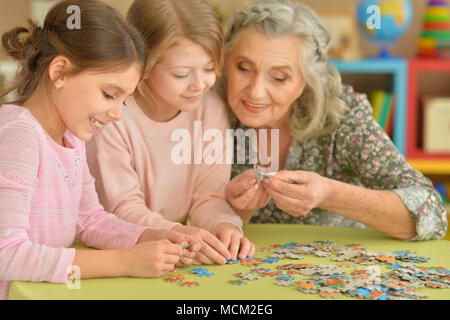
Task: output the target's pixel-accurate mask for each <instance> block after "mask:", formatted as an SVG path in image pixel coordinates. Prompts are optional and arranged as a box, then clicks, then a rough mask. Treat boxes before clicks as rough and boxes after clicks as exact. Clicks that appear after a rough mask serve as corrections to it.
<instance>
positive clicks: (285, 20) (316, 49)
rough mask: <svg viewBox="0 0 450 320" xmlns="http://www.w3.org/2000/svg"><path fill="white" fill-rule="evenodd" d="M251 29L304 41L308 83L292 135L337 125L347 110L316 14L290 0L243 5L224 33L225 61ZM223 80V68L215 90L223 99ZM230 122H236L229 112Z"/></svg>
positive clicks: (326, 37) (313, 134)
mask: <svg viewBox="0 0 450 320" xmlns="http://www.w3.org/2000/svg"><path fill="white" fill-rule="evenodd" d="M250 29H254V30H257V31H258V32H261V33H262V34H264V35H265V36H267V37H269V38H277V37H281V36H284V35H294V36H299V39H300V40H301V41H302V42H303V44H304V46H303V47H304V48H305V50H303V54H302V55H301V61H300V65H301V69H302V70H301V72H302V76H303V78H304V79H305V82H306V86H305V89H304V91H303V93H302V95H301V96H300V97H299V98H298V99H297V100H296V101H295V102H294V103H293V106H292V116H291V122H290V132H291V135H292V137H293V139H294V140H300V139H310V138H314V137H317V136H319V135H322V134H326V133H331V132H332V131H333V130H334V129H336V128H337V127H338V125H339V122H340V120H341V119H342V117H343V114H344V111H345V103H344V101H343V100H342V99H341V95H342V83H341V77H340V75H339V73H338V71H337V70H336V69H335V68H334V67H333V66H332V65H331V64H330V63H329V61H328V49H329V47H330V43H331V38H330V35H329V33H328V31H327V29H326V28H325V27H324V25H323V24H322V22H321V21H320V19H319V18H318V16H317V15H316V13H314V12H313V11H312V10H311V9H310V8H309V7H307V6H305V5H303V4H301V3H298V2H291V1H289V0H262V1H259V2H256V3H253V4H250V5H248V6H245V7H243V8H241V9H240V10H238V11H237V12H236V13H235V14H234V16H233V19H232V21H231V24H230V27H229V30H228V32H227V33H226V37H225V59H226V57H227V56H228V54H229V53H230V51H231V50H232V49H233V48H234V47H235V45H236V44H237V42H238V41H239V39H240V36H241V35H242V34H243V32H244V31H247V30H250ZM226 82H227V77H226V72H224V75H223V77H222V78H221V79H219V81H218V84H217V87H216V88H217V90H218V93H219V94H220V95H221V96H222V98H224V100H225V101H227V83H226ZM231 120H232V123H233V122H235V121H233V120H235V118H234V119H233V116H232V119H231Z"/></svg>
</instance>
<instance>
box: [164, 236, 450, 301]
mask: <svg viewBox="0 0 450 320" xmlns="http://www.w3.org/2000/svg"><path fill="white" fill-rule="evenodd" d="M257 251H259V252H268V256H267V258H257V257H251V258H246V259H243V260H241V259H237V261H230V260H229V261H227V263H229V264H236V263H240V264H241V265H242V266H246V267H250V268H251V269H250V271H249V272H240V273H236V274H234V276H235V277H236V278H237V279H233V280H230V281H229V283H230V284H232V285H237V286H244V285H248V284H249V283H250V282H252V281H257V280H260V279H262V278H267V277H270V278H274V279H275V282H274V284H275V285H278V286H283V287H294V288H297V289H298V290H300V291H301V292H303V293H306V294H319V295H320V297H323V298H339V297H341V296H342V295H348V296H351V297H356V298H360V299H371V300H404V299H408V300H411V299H421V298H425V297H426V295H424V294H422V293H421V292H420V289H421V288H424V287H428V288H442V289H444V288H450V270H448V269H446V268H444V267H421V266H419V265H418V264H419V263H422V262H427V261H429V260H430V259H429V258H426V257H419V256H417V254H416V253H415V252H412V251H395V252H392V253H383V252H370V251H368V250H366V249H365V248H362V247H361V245H358V244H349V245H346V246H345V247H340V246H338V245H337V244H336V243H334V242H333V241H315V242H313V243H295V242H291V243H287V244H285V245H272V246H271V247H270V248H259V249H258V250H257ZM305 256H316V257H320V258H330V259H331V261H335V262H339V264H338V265H337V266H336V265H329V264H328V265H327V264H308V263H287V264H286V263H284V264H279V265H275V263H277V262H280V260H282V259H285V260H286V259H287V260H288V262H297V261H296V260H302V259H303V258H304V257H305ZM262 264H265V265H267V264H270V265H273V266H274V268H267V267H260V266H261V265H262ZM377 265H386V266H387V268H388V269H390V270H391V271H389V272H385V273H381V271H380V268H378V267H377ZM362 266H366V267H362ZM340 267H341V268H351V267H354V269H353V270H352V271H351V272H350V274H346V273H347V272H348V271H346V270H344V269H340ZM190 271H191V273H193V274H197V275H199V276H201V277H211V276H213V275H214V273H210V272H209V271H208V270H207V269H206V268H194V269H191V270H190ZM299 275H302V276H307V277H309V278H306V279H304V278H303V279H299V278H298V276H299ZM169 276H170V278H169V279H172V278H173V277H175V275H168V276H167V277H169ZM167 277H166V281H169V282H170V281H172V280H168V279H167ZM175 278H176V279H181V278H177V277H175ZM184 280H185V279H184V278H183V279H181V280H177V281H178V282H179V283H180V285H181V283H183V281H184Z"/></svg>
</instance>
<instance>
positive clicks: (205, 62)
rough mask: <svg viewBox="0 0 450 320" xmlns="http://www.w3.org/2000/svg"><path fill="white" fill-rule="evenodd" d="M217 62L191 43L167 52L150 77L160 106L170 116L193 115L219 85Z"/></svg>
mask: <svg viewBox="0 0 450 320" xmlns="http://www.w3.org/2000/svg"><path fill="white" fill-rule="evenodd" d="M215 69H216V64H215V61H214V59H213V58H212V57H211V56H210V55H209V54H208V53H207V52H206V50H205V49H204V48H203V47H202V46H201V45H199V44H197V43H194V42H192V41H190V40H188V39H183V40H182V41H179V42H178V43H177V44H176V45H174V46H172V47H170V48H168V49H167V50H165V51H164V52H163V53H162V55H161V57H160V59H159V60H158V62H157V63H156V64H155V66H153V68H152V69H151V70H150V72H149V73H148V74H147V75H146V80H145V81H146V82H147V85H148V86H149V88H150V90H151V91H152V93H153V95H154V96H155V99H156V101H155V102H156V103H157V105H158V106H161V107H162V108H164V109H165V110H167V112H168V113H171V112H172V113H173V112H175V114H176V113H178V112H179V111H193V110H195V109H196V108H197V107H198V106H199V105H200V102H201V100H202V97H203V96H204V95H205V93H206V92H207V91H208V90H209V89H211V87H212V86H213V85H214V83H215V81H216V73H215Z"/></svg>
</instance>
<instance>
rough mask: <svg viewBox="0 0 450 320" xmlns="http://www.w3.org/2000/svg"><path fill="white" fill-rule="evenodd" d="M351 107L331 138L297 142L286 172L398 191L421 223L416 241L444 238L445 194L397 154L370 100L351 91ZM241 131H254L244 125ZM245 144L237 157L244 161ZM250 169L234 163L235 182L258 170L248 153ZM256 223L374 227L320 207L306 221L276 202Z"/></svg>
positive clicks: (260, 212)
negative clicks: (373, 111) (293, 171)
mask: <svg viewBox="0 0 450 320" xmlns="http://www.w3.org/2000/svg"><path fill="white" fill-rule="evenodd" d="M343 99H344V101H345V102H346V105H347V108H346V112H345V115H344V118H343V119H342V121H341V124H340V126H339V128H337V129H336V130H334V131H333V132H332V133H331V134H327V135H322V136H319V137H317V138H314V139H309V140H305V141H297V142H293V143H292V144H291V146H290V147H289V152H288V156H287V160H286V164H285V170H304V171H312V172H315V173H317V174H320V175H321V176H323V177H327V178H331V179H335V180H339V181H342V182H345V183H349V184H353V185H357V186H361V187H365V188H369V189H376V190H391V191H392V192H395V193H396V194H397V195H398V196H399V197H400V199H401V200H402V201H403V203H404V204H405V206H406V207H407V208H408V209H409V211H410V213H411V215H412V217H413V218H414V220H415V221H416V236H415V237H414V238H413V239H411V240H430V239H440V238H443V237H444V236H445V234H446V231H447V215H446V210H445V207H444V204H443V202H442V199H441V197H440V195H439V193H438V192H437V191H436V190H435V189H434V187H433V185H432V183H431V182H430V180H429V179H428V178H426V177H424V176H423V175H422V174H421V173H420V172H418V171H416V170H414V169H413V168H412V167H411V166H410V165H409V164H408V162H406V160H405V158H404V157H403V155H402V154H401V153H400V152H399V151H398V150H397V149H396V147H395V146H394V144H393V142H392V141H391V140H390V138H389V137H388V135H387V134H386V133H385V131H384V130H383V129H382V128H381V127H380V126H379V124H378V122H376V121H375V120H374V119H373V118H372V108H371V106H370V103H369V101H368V99H367V95H365V94H360V93H356V92H354V90H353V88H352V87H350V86H345V87H344V90H343ZM237 128H242V129H244V130H245V129H248V127H246V126H244V125H243V124H240V123H239V124H238V125H237ZM242 152H245V150H241V149H240V148H239V144H235V152H234V155H235V157H237V156H238V155H240V156H241V157H243V156H244V155H243V154H242ZM245 159H246V162H245V164H236V163H237V162H236V158H235V161H234V162H233V163H235V164H233V168H232V177H234V176H236V175H238V174H240V173H242V172H244V171H245V170H248V169H251V168H253V165H252V164H249V162H248V154H245ZM250 222H251V223H298V224H312V225H324V226H341V227H356V228H368V227H366V226H365V225H363V224H361V223H359V222H356V221H354V220H351V219H348V218H345V217H342V216H340V215H337V214H334V213H332V212H328V211H326V210H323V209H320V208H314V209H313V210H311V211H310V212H309V213H308V214H307V215H306V216H303V217H294V216H291V215H289V214H287V213H285V212H283V211H282V210H280V209H278V208H277V207H276V206H275V202H274V201H273V200H272V199H271V200H270V202H269V203H268V204H267V205H266V206H265V207H264V208H261V209H260V210H258V211H257V212H256V213H255V214H254V215H253V217H252V218H251V220H250Z"/></svg>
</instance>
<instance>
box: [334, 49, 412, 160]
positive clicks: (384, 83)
mask: <svg viewBox="0 0 450 320" xmlns="http://www.w3.org/2000/svg"><path fill="white" fill-rule="evenodd" d="M331 62H332V64H333V65H334V66H335V67H336V69H337V70H338V71H339V72H340V73H341V75H342V78H343V81H344V83H345V82H346V81H345V80H346V78H347V79H349V75H356V76H357V77H356V78H355V79H354V80H353V81H350V82H353V83H350V84H351V85H353V86H355V89H356V90H357V91H361V92H364V93H367V94H368V95H369V99H370V100H371V102H372V103H373V105H372V107H374V118H375V119H377V120H378V121H379V123H380V125H381V126H382V127H383V128H384V129H385V130H386V132H387V133H388V134H392V136H391V137H392V141H393V142H394V144H395V145H396V147H397V149H398V150H399V151H400V152H401V153H402V154H403V155H405V154H406V105H407V92H406V83H407V62H406V60H405V59H401V58H389V59H383V58H373V59H363V60H355V61H341V60H332V61H331ZM358 76H359V77H358ZM364 78H372V79H370V81H368V84H366V85H364V82H367V81H365V80H366V79H364ZM359 86H361V87H362V88H360V87H359ZM374 101H378V102H379V103H374ZM383 106H384V107H383ZM392 113H393V116H392V117H391V120H389V119H390V117H389V116H390V114H392ZM389 122H391V124H390V127H389Z"/></svg>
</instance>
